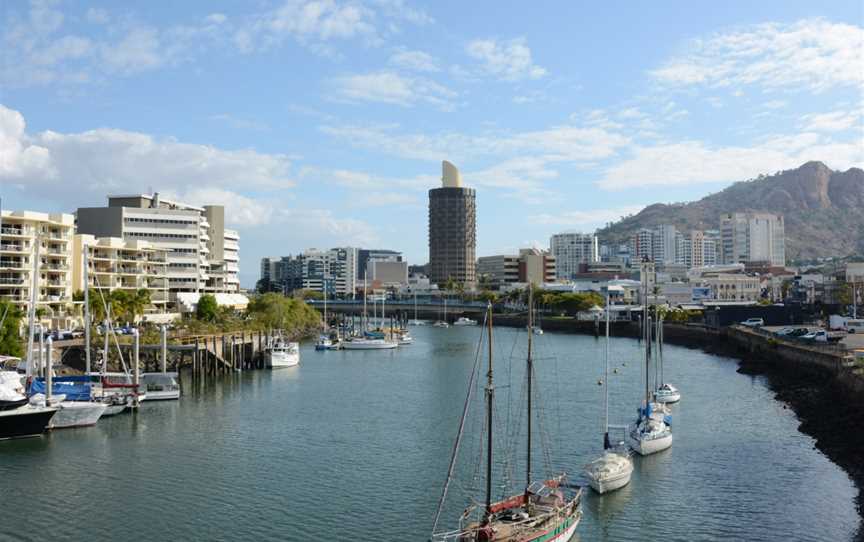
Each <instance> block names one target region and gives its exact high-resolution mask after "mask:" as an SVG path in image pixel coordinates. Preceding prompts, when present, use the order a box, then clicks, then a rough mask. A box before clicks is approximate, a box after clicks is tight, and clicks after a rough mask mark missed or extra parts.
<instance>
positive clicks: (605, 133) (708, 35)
mask: <svg viewBox="0 0 864 542" xmlns="http://www.w3.org/2000/svg"><path fill="white" fill-rule="evenodd" d="M823 4H826V5H823ZM0 9H2V11H0V40H2V42H0V62H2V63H0V188H2V192H0V195H2V197H3V205H4V207H6V208H9V207H12V208H16V209H21V208H27V209H38V210H51V211H67V212H71V211H74V209H75V208H77V207H79V206H88V205H99V204H103V203H104V201H105V195H106V194H108V193H120V192H123V193H128V192H137V191H142V192H147V191H149V190H150V189H151V188H152V189H153V190H156V191H159V192H160V193H163V194H167V195H170V196H173V197H176V198H180V199H183V200H186V201H189V202H190V203H197V204H205V203H223V204H225V205H226V206H227V214H228V218H229V221H230V222H231V224H232V226H233V227H235V228H237V229H238V230H240V233H241V278H242V282H243V284H244V285H246V286H251V285H253V284H254V281H255V279H256V278H257V277H256V275H257V269H258V261H259V259H260V257H261V256H265V255H283V254H288V253H296V252H297V251H299V250H302V249H304V248H309V247H319V248H324V247H330V246H340V245H342V246H344V245H355V246H375V247H381V248H392V249H398V250H402V251H404V252H405V254H406V255H407V256H408V258H409V260H410V261H411V262H412V263H423V262H425V261H426V257H427V249H426V242H427V238H426V227H427V224H426V198H427V196H426V191H427V190H428V189H429V188H433V187H435V186H438V183H439V179H440V175H441V172H440V168H441V166H440V162H441V160H444V159H448V160H451V161H452V162H454V163H455V164H456V165H457V166H459V168H460V169H461V171H462V174H463V179H464V181H465V182H466V184H468V185H471V186H474V187H475V188H477V192H478V254H479V255H485V254H493V253H500V252H502V251H515V250H516V249H517V248H518V247H520V246H528V245H531V244H539V245H545V244H547V243H548V238H549V235H550V234H552V233H555V232H557V231H564V230H579V231H592V230H593V229H595V228H596V227H598V226H601V225H602V224H604V223H605V222H607V221H609V220H614V219H616V218H618V217H620V216H622V215H624V214H627V213H632V212H636V211H638V210H639V209H640V207H642V206H644V205H647V204H650V203H654V202H658V201H662V202H673V201H686V200H691V199H697V198H699V197H702V196H704V195H706V194H708V193H711V192H716V191H718V190H720V189H722V188H723V187H725V186H728V185H729V184H730V183H732V182H734V181H738V180H744V179H747V178H752V177H755V176H756V175H758V174H760V173H773V172H775V171H778V170H782V169H788V168H793V167H797V166H798V165H800V164H801V163H803V162H805V161H808V160H822V161H824V162H826V163H827V164H828V165H829V166H830V167H832V168H835V169H847V168H849V167H853V166H855V167H862V166H864V120H862V114H864V96H862V91H864V58H862V51H864V28H862V27H864V11H862V10H864V8H862V5H861V3H860V2H858V1H850V2H830V3H815V2H812V1H808V2H796V1H783V2H715V3H705V2H700V3H695V4H694V3H692V2H659V3H658V2H654V3H648V2H604V3H602V5H601V4H598V3H578V2H532V3H530V4H529V3H522V2H480V1H477V2H451V1H440V2H430V3H427V4H420V3H411V2H408V1H402V0H365V1H341V0H316V1H303V0H293V1H263V0H262V1H254V2H219V1H208V2H194V1H187V2H179V3H178V2H172V3H167V2H165V3H160V2H152V3H137V6H136V5H135V3H116V2H102V3H100V2H92V3H87V2H51V1H49V2H31V3H27V2H23V1H15V0H7V1H6V2H3V7H2V8H0Z"/></svg>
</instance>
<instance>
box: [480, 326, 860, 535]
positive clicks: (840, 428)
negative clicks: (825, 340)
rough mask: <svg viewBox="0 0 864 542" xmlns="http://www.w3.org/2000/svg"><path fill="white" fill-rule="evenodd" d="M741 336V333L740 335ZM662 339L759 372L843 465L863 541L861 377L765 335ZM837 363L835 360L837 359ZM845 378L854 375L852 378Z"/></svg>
mask: <svg viewBox="0 0 864 542" xmlns="http://www.w3.org/2000/svg"><path fill="white" fill-rule="evenodd" d="M494 321H495V324H496V325H501V326H508V327H524V326H525V325H526V324H527V320H526V317H525V316H524V315H496V316H495V320H494ZM543 329H544V330H546V331H558V332H564V333H581V334H590V335H599V334H600V333H602V326H600V327H597V326H596V325H595V323H594V322H580V321H576V320H575V319H572V318H546V319H543ZM611 333H612V335H614V336H616V337H631V338H638V337H639V336H640V332H639V326H638V325H637V324H635V323H632V322H613V323H612V325H611ZM739 335H740V334H739ZM664 338H665V340H666V342H668V343H669V344H675V345H678V346H684V347H687V348H695V349H700V350H703V351H705V352H707V353H710V354H715V355H720V356H724V357H730V358H734V359H736V360H738V365H739V367H738V372H739V373H742V374H747V375H754V376H762V377H764V378H765V380H766V382H767V384H768V386H769V388H770V389H771V390H772V391H773V392H774V394H775V398H776V399H777V400H778V401H780V402H782V403H784V405H788V406H789V407H790V408H791V409H792V411H793V412H794V413H795V415H796V417H797V418H798V420H799V421H800V425H799V431H801V432H802V433H803V434H805V435H808V436H810V437H812V438H813V439H814V440H815V447H816V448H817V449H818V450H819V451H821V452H822V453H823V454H825V456H826V457H828V458H829V459H830V460H831V461H832V462H833V463H834V464H836V465H838V466H839V467H840V468H842V469H843V470H844V471H846V473H847V474H848V475H849V477H850V478H851V479H852V480H853V482H854V483H855V485H856V486H857V488H858V496H857V497H856V507H857V510H858V515H859V517H860V518H861V523H860V525H859V528H858V533H857V535H856V537H855V540H857V541H858V542H864V459H862V458H864V394H862V393H860V391H859V390H860V389H861V386H862V385H864V382H861V378H860V376H856V375H853V374H851V373H850V372H847V371H842V370H841V369H840V368H839V367H837V368H834V367H833V365H834V363H832V361H831V360H830V357H829V356H827V355H825V354H817V353H814V354H813V356H820V357H823V358H827V359H820V360H819V361H818V362H814V363H806V354H807V353H806V352H804V356H805V360H803V361H802V356H801V352H800V351H799V352H793V353H790V352H780V351H777V350H776V348H777V347H776V345H772V344H771V343H770V342H769V339H768V338H760V337H743V336H738V335H734V334H732V333H730V331H724V332H719V331H715V330H712V329H707V328H704V327H701V326H693V325H686V326H685V325H679V324H667V325H666V326H665V327H664ZM837 365H838V366H839V361H838V362H837ZM848 379H857V380H855V381H850V380H848Z"/></svg>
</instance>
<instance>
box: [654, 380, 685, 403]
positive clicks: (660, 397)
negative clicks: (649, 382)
mask: <svg viewBox="0 0 864 542" xmlns="http://www.w3.org/2000/svg"><path fill="white" fill-rule="evenodd" d="M654 400H655V401H657V402H658V403H677V402H678V401H680V400H681V392H680V391H678V388H676V387H675V386H673V385H672V384H669V383H666V384H662V385H661V386H660V387H659V388H657V391H656V392H654Z"/></svg>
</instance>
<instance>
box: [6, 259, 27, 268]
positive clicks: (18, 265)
mask: <svg viewBox="0 0 864 542" xmlns="http://www.w3.org/2000/svg"><path fill="white" fill-rule="evenodd" d="M0 269H29V265H28V264H25V263H24V262H20V261H15V260H0Z"/></svg>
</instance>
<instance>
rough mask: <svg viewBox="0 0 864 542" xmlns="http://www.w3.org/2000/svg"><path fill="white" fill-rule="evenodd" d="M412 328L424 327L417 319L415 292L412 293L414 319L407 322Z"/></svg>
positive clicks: (422, 322)
mask: <svg viewBox="0 0 864 542" xmlns="http://www.w3.org/2000/svg"><path fill="white" fill-rule="evenodd" d="M408 324H409V325H412V326H425V325H426V322H424V321H423V320H418V319H417V292H416V291H415V292H414V319H413V320H411V321H410V322H408Z"/></svg>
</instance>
